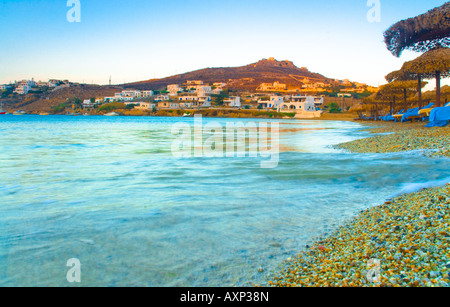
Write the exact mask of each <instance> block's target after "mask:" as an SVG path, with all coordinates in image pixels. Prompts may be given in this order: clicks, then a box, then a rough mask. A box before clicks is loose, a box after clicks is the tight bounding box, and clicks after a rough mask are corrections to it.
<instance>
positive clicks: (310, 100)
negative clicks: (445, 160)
mask: <svg viewBox="0 0 450 307" xmlns="http://www.w3.org/2000/svg"><path fill="white" fill-rule="evenodd" d="M322 104H323V97H316V96H304V95H295V96H291V100H290V101H289V102H283V103H281V104H280V105H279V106H278V112H282V113H295V118H315V117H320V116H321V115H322V111H320V110H318V107H319V106H321V105H322Z"/></svg>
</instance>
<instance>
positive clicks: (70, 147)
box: [0, 115, 450, 287]
mask: <svg viewBox="0 0 450 307" xmlns="http://www.w3.org/2000/svg"><path fill="white" fill-rule="evenodd" d="M198 123H199V119H198V118H192V117H126V116H118V117H107V116H34V115H23V116H13V115H3V116H0V286H1V287H9V286H13V287H16V286H20V287H70V286H88V287H91V286H92V287H122V286H124V287H228V286H233V287H234V286H238V287H247V286H252V285H265V284H266V283H267V280H268V279H269V278H270V277H271V276H272V275H273V274H274V273H276V272H277V271H278V270H279V269H280V267H282V265H283V261H285V260H286V259H288V258H291V257H295V256H296V255H298V253H300V252H301V251H302V250H303V249H304V248H305V246H306V245H309V244H312V242H314V240H316V239H317V238H319V237H324V236H326V235H328V234H330V233H332V232H333V231H334V230H335V229H336V228H337V227H339V225H342V224H343V223H345V222H347V221H348V220H350V219H351V218H352V217H354V216H356V215H357V214H359V213H360V212H361V211H362V210H366V209H368V208H370V207H372V206H376V205H379V204H382V203H383V202H384V201H386V200H387V199H390V198H391V197H393V196H394V195H399V194H401V193H405V192H412V191H415V190H418V189H421V188H423V187H429V186H433V185H441V184H445V183H446V182H449V181H450V160H449V159H446V158H426V157H425V156H424V155H421V153H420V152H405V153H392V154H360V153H358V154H355V153H350V152H346V151H345V150H341V149H336V148H335V145H337V144H340V143H343V142H348V141H352V140H356V139H360V138H365V137H369V136H371V135H372V134H371V133H370V132H368V131H367V130H366V128H367V127H365V126H364V125H363V124H361V123H356V122H346V121H317V120H316V121H299V120H287V119H286V120H275V119H255V118H252V119H225V118H202V119H201V126H200V130H198V129H199V127H198V126H197V127H196V124H198ZM229 125H230V126H233V125H234V126H239V125H241V126H244V127H253V128H254V127H256V129H257V130H258V132H259V131H262V129H263V128H264V127H266V126H267V127H270V128H271V129H272V128H273V130H270V134H268V135H269V138H268V140H267V141H268V143H269V144H272V145H273V147H274V148H275V147H276V146H275V144H277V143H279V146H278V149H277V150H278V151H277V154H276V155H275V154H273V155H271V157H269V156H268V155H263V154H262V152H258V151H256V154H251V149H250V147H251V146H246V147H244V148H245V150H246V152H247V154H245V155H244V154H243V152H241V153H240V154H238V151H236V154H235V155H233V154H229V152H227V154H224V155H220V154H215V155H209V154H206V150H205V152H203V151H202V150H200V151H198V150H197V151H195V149H196V148H197V149H198V146H199V144H200V148H201V145H202V144H209V145H211V144H212V143H211V142H210V143H204V142H203V141H205V140H207V139H209V140H211V137H212V136H214V138H213V140H216V141H217V144H215V145H211V149H212V148H214V149H217V148H219V149H220V148H221V147H220V146H219V143H220V140H221V132H222V131H221V129H220V128H221V127H223V131H224V133H223V138H222V140H224V144H225V143H226V142H227V139H226V137H225V136H227V135H229V134H227V133H228V132H227V130H225V128H226V127H228V126H229ZM180 127H181V128H183V129H184V130H183V129H180ZM211 127H215V130H212V129H211ZM277 127H278V128H279V130H278V133H276V132H277V130H276V128H277ZM195 129H197V131H201V132H204V134H202V136H201V139H200V143H198V142H199V140H198V139H197V143H195V142H193V144H194V147H193V148H192V152H193V153H194V154H191V155H189V154H186V155H179V154H177V152H176V151H177V150H176V149H177V148H179V147H180V146H181V147H183V148H185V149H186V148H187V149H188V152H190V151H189V145H190V144H189V142H187V141H186V140H187V139H188V140H192V139H195V136H194V134H192V138H189V137H190V136H189V134H188V132H189V131H191V132H193V131H195ZM180 131H185V133H186V135H187V136H186V135H185V136H186V138H185V139H184V141H186V142H184V141H183V142H184V143H183V142H180V133H179V132H180ZM216 132H219V134H215V133H216ZM236 135H238V134H236ZM247 135H250V133H248V134H247ZM260 139H261V140H262V139H263V137H262V136H261V138H260V137H258V138H257V140H256V142H260ZM246 140H248V142H249V144H250V138H248V139H246ZM253 141H254V140H253ZM272 142H273V143H272ZM174 144H175V145H174ZM236 144H237V142H236ZM258 144H259V143H258ZM209 145H208V146H209ZM222 145H223V144H222ZM184 146H188V147H184ZM195 146H197V147H195ZM230 148H231V147H230ZM236 148H237V146H236ZM215 152H216V153H217V151H215ZM195 153H196V154H195ZM219 153H220V151H219ZM253 153H255V152H253ZM273 153H275V152H273ZM269 159H272V160H271V161H272V162H273V161H275V162H276V163H272V164H269V166H270V167H267V165H266V166H265V167H264V163H262V162H264V161H266V162H267V161H268V160H269ZM74 260H75V261H74ZM74 276H75V277H76V278H74Z"/></svg>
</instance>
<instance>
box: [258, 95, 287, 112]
mask: <svg viewBox="0 0 450 307" xmlns="http://www.w3.org/2000/svg"><path fill="white" fill-rule="evenodd" d="M283 102H284V98H283V97H281V96H270V98H269V100H258V104H259V105H261V106H262V107H263V108H264V109H272V108H278V106H279V105H280V104H282V103H283Z"/></svg>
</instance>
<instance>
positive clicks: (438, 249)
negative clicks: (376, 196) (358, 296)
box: [269, 123, 450, 287]
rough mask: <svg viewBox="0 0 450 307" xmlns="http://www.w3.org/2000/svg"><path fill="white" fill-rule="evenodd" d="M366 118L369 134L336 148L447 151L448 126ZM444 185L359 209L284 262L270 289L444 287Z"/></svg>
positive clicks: (447, 257) (447, 218)
mask: <svg viewBox="0 0 450 307" xmlns="http://www.w3.org/2000/svg"><path fill="white" fill-rule="evenodd" d="M424 125H425V124H423V123H414V124H412V123H406V124H400V123H371V124H369V126H370V127H369V129H370V131H371V132H373V133H374V135H373V136H370V137H368V138H365V139H360V140H356V141H352V142H349V143H345V144H340V145H338V146H337V147H338V148H341V149H345V150H348V151H352V152H360V153H384V152H400V151H412V150H417V154H424V155H426V156H430V157H435V156H443V157H449V156H450V128H448V127H444V128H431V129H428V128H424ZM449 222H450V184H447V185H445V186H442V187H435V188H429V189H422V190H420V191H417V192H415V193H410V194H404V195H401V196H398V197H396V198H394V199H391V200H389V201H387V202H385V203H384V204H381V205H379V206H376V207H372V208H369V209H367V210H365V211H361V212H360V213H359V214H358V215H357V216H356V217H355V218H354V219H351V220H350V221H348V222H346V223H344V224H343V225H342V226H340V227H338V228H337V229H336V230H335V231H334V232H333V233H331V235H328V236H326V237H325V238H318V239H317V240H316V241H315V243H314V244H313V245H312V246H306V247H305V249H304V251H302V252H301V253H300V254H299V255H298V256H297V257H295V258H290V259H288V260H287V261H286V262H285V263H283V265H282V268H281V269H280V271H279V272H277V273H276V274H274V275H273V276H272V277H271V278H270V281H269V285H271V286H275V287H448V286H449V285H450V245H449V243H450V224H449Z"/></svg>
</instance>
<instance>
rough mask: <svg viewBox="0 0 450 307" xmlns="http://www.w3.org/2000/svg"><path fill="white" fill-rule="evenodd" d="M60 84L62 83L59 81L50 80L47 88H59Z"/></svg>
mask: <svg viewBox="0 0 450 307" xmlns="http://www.w3.org/2000/svg"><path fill="white" fill-rule="evenodd" d="M59 83H60V82H59V80H55V79H50V80H48V82H47V86H48V87H57V86H58V84H59Z"/></svg>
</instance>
